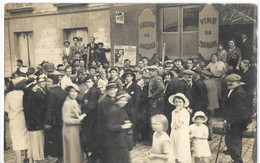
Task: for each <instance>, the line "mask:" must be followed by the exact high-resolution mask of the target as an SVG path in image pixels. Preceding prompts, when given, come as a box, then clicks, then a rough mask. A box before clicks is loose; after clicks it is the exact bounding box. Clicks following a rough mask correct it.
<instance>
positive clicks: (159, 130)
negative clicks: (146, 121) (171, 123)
mask: <svg viewBox="0 0 260 163" xmlns="http://www.w3.org/2000/svg"><path fill="white" fill-rule="evenodd" d="M151 124H152V128H153V130H154V134H153V144H152V148H151V150H150V151H149V152H148V154H147V158H146V160H145V162H146V163H172V162H175V159H174V156H173V152H172V149H171V145H170V138H169V136H168V135H167V133H166V131H167V129H168V120H167V118H166V117H165V116H164V115H162V114H157V115H154V116H153V117H152V118H151Z"/></svg>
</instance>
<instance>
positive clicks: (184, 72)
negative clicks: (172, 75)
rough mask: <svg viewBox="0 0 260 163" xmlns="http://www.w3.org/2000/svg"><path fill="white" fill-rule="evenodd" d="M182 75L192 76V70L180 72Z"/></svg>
mask: <svg viewBox="0 0 260 163" xmlns="http://www.w3.org/2000/svg"><path fill="white" fill-rule="evenodd" d="M182 74H187V75H194V71H192V70H184V71H183V72H182Z"/></svg>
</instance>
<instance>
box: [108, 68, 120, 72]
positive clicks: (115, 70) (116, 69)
mask: <svg viewBox="0 0 260 163" xmlns="http://www.w3.org/2000/svg"><path fill="white" fill-rule="evenodd" d="M113 70H115V71H116V72H117V71H118V70H117V68H116V67H112V68H111V69H110V70H109V72H111V71H113Z"/></svg>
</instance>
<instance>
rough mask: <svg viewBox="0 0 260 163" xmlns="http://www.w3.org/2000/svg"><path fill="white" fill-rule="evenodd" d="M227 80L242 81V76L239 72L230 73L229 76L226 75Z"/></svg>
mask: <svg viewBox="0 0 260 163" xmlns="http://www.w3.org/2000/svg"><path fill="white" fill-rule="evenodd" d="M225 79H226V81H230V82H233V81H240V80H241V76H240V75H238V74H230V75H228V76H226V78H225Z"/></svg>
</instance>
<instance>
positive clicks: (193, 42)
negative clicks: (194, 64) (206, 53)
mask: <svg viewBox="0 0 260 163" xmlns="http://www.w3.org/2000/svg"><path fill="white" fill-rule="evenodd" d="M198 39H199V36H198V32H195V33H183V56H189V57H190V56H198Z"/></svg>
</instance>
